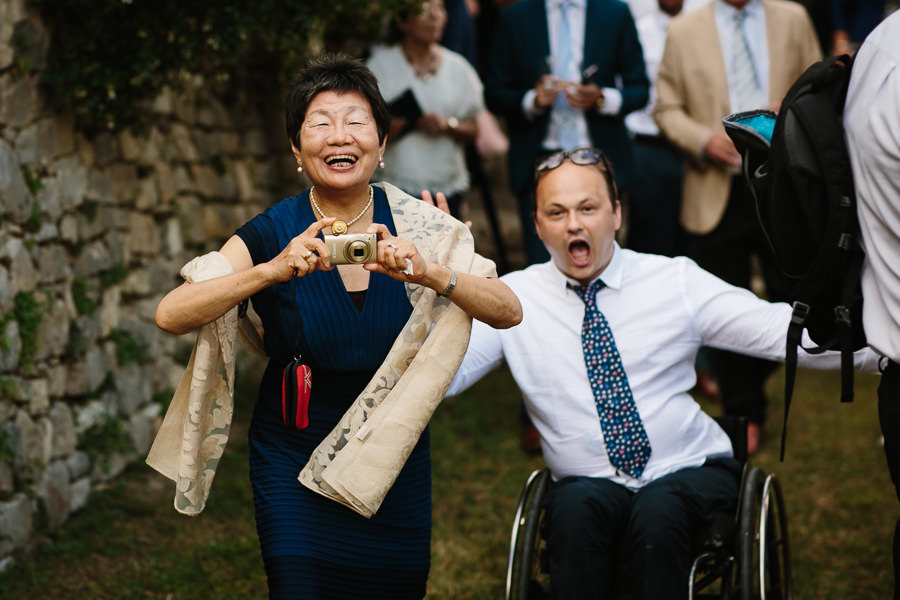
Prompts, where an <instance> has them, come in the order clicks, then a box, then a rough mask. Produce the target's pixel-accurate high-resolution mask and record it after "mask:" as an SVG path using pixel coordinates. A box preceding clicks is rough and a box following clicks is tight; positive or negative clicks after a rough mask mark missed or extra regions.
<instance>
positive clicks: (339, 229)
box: [309, 185, 375, 235]
mask: <svg viewBox="0 0 900 600" xmlns="http://www.w3.org/2000/svg"><path fill="white" fill-rule="evenodd" d="M374 197H375V190H373V189H372V186H371V185H370V186H369V201H368V202H366V205H365V206H364V207H363V209H362V210H361V211H360V212H359V214H358V215H356V216H355V217H353V219H351V220H350V221H348V222H346V223H345V222H344V221H341V220H337V221H335V222H334V223H332V224H331V233H333V234H334V235H341V234H342V233H347V230H348V229H350V226H351V225H353V224H354V223H356V222H357V221H359V220H360V219H361V218H362V216H363V215H364V214H366V211H367V210H369V207H370V206H372V199H373V198H374ZM309 200H310V202H312V205H313V208H315V209H316V212H317V213H319V215H320V216H321V217H322V218H323V219H327V218H328V217H326V216H325V213H324V212H322V209H321V208H320V207H319V203H318V202H316V186H313V187H311V188H310V189H309Z"/></svg>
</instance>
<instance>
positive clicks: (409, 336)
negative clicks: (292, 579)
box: [147, 183, 496, 517]
mask: <svg viewBox="0 0 900 600" xmlns="http://www.w3.org/2000/svg"><path fill="white" fill-rule="evenodd" d="M378 185H381V186H382V187H383V188H384V190H385V192H386V193H387V197H388V203H389V204H390V207H391V213H392V216H393V219H394V225H395V226H396V229H397V235H399V236H400V237H403V238H405V239H408V240H410V241H412V242H414V243H415V244H416V247H417V248H418V250H419V252H420V253H421V254H422V256H423V257H424V258H425V259H426V260H427V261H429V262H437V263H438V264H442V265H447V266H450V267H453V268H454V269H456V270H457V271H460V272H465V273H472V274H474V275H479V276H484V277H494V276H496V269H495V267H494V264H493V263H492V262H491V261H489V260H487V259H485V258H483V257H481V256H479V255H478V254H476V253H475V249H474V242H473V240H472V235H471V233H470V232H469V230H468V228H466V227H465V226H464V225H462V224H461V223H459V222H458V221H456V220H455V219H452V218H450V217H449V216H447V215H446V214H444V213H443V212H441V211H440V210H438V209H436V208H434V207H432V206H429V205H428V204H426V203H424V202H421V201H420V200H417V199H415V198H413V197H411V196H409V195H407V194H405V193H404V192H402V191H401V190H399V189H397V188H396V187H394V186H392V185H390V184H386V183H383V184H378ZM216 255H218V256H216ZM223 261H224V264H223ZM230 272H231V265H230V264H229V263H228V261H227V260H226V259H225V258H224V257H223V256H221V255H220V254H218V253H211V254H209V255H206V256H204V257H198V258H195V259H194V260H192V261H191V262H190V263H188V264H187V265H185V267H184V268H183V269H182V276H183V277H184V278H185V279H186V280H187V281H201V280H203V279H210V278H213V277H221V276H223V275H227V274H228V273H230ZM406 291H407V296H408V297H409V299H410V302H411V303H412V305H413V311H412V315H411V316H410V318H409V320H408V321H407V323H406V325H405V326H404V327H403V330H402V331H401V332H400V335H399V336H398V337H397V339H396V340H395V342H394V344H393V346H392V347H391V349H390V351H389V352H388V355H387V357H386V358H385V360H384V362H383V363H382V365H381V367H379V369H378V371H377V372H376V373H375V376H374V377H373V378H372V380H371V381H370V382H369V384H368V385H367V386H366V389H365V390H364V391H363V392H362V393H361V394H360V395H359V397H358V398H357V399H356V401H355V402H354V404H353V405H352V406H351V407H350V409H348V410H347V412H346V413H345V415H344V416H343V418H342V419H341V421H340V423H338V425H337V426H336V427H335V428H334V430H333V431H332V432H331V433H330V434H329V435H328V436H326V438H325V439H324V440H323V441H322V442H321V444H320V445H319V447H318V448H317V449H316V450H315V451H314V453H313V455H312V457H311V458H310V460H309V462H308V463H307V465H306V466H305V467H304V468H303V470H302V471H301V472H300V474H299V476H298V479H299V481H300V482H301V483H302V484H303V485H305V486H306V487H308V488H310V489H311V490H313V491H315V492H317V493H319V494H322V495H323V496H326V497H328V498H331V499H332V500H335V501H336V502H340V503H341V504H344V505H346V506H348V507H350V508H351V509H353V510H355V511H356V512H358V513H359V514H361V515H363V516H366V517H371V516H372V515H374V514H375V513H376V512H377V511H378V508H379V507H380V506H381V502H382V501H383V500H384V496H385V495H386V494H387V492H388V490H389V489H390V488H391V486H392V485H393V483H394V481H395V480H396V478H397V475H398V474H399V472H400V470H401V469H402V467H403V465H404V464H405V462H406V459H407V458H408V457H409V454H410V452H411V451H412V449H413V448H414V447H415V445H416V443H417V442H418V440H419V436H420V435H421V433H422V431H423V430H424V428H425V426H426V425H427V424H428V421H429V419H430V418H431V415H432V414H433V412H434V410H435V408H437V405H438V404H439V403H440V401H441V399H442V398H443V396H444V393H445V392H446V390H447V387H448V386H449V385H450V382H451V380H452V379H453V376H454V374H455V373H456V370H457V369H458V368H459V364H460V362H461V361H462V358H463V355H464V354H465V350H466V346H467V345H468V340H469V331H470V329H471V319H470V317H468V315H466V313H465V312H463V311H462V310H461V309H460V308H459V307H457V306H456V305H455V304H453V303H451V302H450V301H449V300H447V299H445V298H441V297H439V296H438V295H437V294H436V292H435V291H434V290H431V289H429V288H425V287H422V286H418V285H411V284H407V285H406ZM252 323H253V320H252V319H238V316H237V308H233V309H231V310H230V311H229V312H228V313H226V314H225V315H223V316H222V317H220V318H219V319H218V320H216V321H215V322H213V323H210V324H208V325H204V326H203V327H201V328H200V331H199V332H198V337H197V343H196V345H195V347H194V352H193V354H192V355H191V360H190V362H189V363H188V367H187V370H186V371H185V374H184V376H183V377H182V380H181V383H179V385H178V388H177V389H176V391H175V396H174V398H173V399H172V403H171V404H170V406H169V410H168V412H167V413H166V417H165V419H164V421H163V424H162V426H161V428H160V431H159V433H158V434H157V437H156V440H155V441H154V444H153V447H152V448H151V450H150V454H149V455H148V457H147V463H148V464H149V465H150V466H151V467H153V468H154V469H156V470H158V471H159V472H160V473H162V474H163V475H165V476H167V477H169V478H170V479H173V480H174V481H175V482H176V486H175V487H176V492H175V509H176V510H178V511H179V512H182V513H185V514H191V515H196V514H199V513H200V512H201V511H202V510H203V507H204V506H205V504H206V498H207V497H208V495H209V489H210V486H211V484H212V480H213V477H214V475H215V469H216V466H217V465H218V461H219V459H220V458H221V456H222V452H223V451H224V448H225V443H226V442H227V439H228V431H229V428H230V425H231V417H232V413H233V396H234V340H235V338H236V337H237V335H238V334H240V336H241V338H242V341H244V342H245V343H247V344H249V345H250V346H251V348H256V349H257V350H260V349H261V348H262V344H261V337H260V335H259V331H258V329H257V328H255V327H254V326H253V324H252Z"/></svg>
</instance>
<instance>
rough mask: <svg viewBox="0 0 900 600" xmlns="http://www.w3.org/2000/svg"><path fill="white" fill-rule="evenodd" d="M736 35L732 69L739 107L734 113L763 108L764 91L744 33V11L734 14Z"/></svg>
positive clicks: (732, 53)
mask: <svg viewBox="0 0 900 600" xmlns="http://www.w3.org/2000/svg"><path fill="white" fill-rule="evenodd" d="M733 19H734V35H733V36H732V38H731V61H732V62H731V69H732V72H733V75H734V82H733V85H734V98H735V102H736V103H737V106H735V107H732V108H733V111H734V112H742V111H745V110H753V109H755V108H761V106H762V104H763V101H762V89H761V87H760V85H759V78H758V76H757V74H756V69H755V68H754V66H753V56H752V55H751V54H750V44H749V43H748V42H747V34H746V33H744V11H739V12H736V13H735V14H734V17H733Z"/></svg>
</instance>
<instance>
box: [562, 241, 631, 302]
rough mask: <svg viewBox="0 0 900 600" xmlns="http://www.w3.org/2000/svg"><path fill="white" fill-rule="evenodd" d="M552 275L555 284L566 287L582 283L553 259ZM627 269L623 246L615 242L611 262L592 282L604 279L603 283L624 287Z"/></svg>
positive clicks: (618, 287)
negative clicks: (567, 273) (564, 271)
mask: <svg viewBox="0 0 900 600" xmlns="http://www.w3.org/2000/svg"><path fill="white" fill-rule="evenodd" d="M550 265H551V267H552V268H551V269H550V276H551V278H552V279H553V283H554V284H555V285H559V286H561V287H563V288H565V287H566V286H567V285H568V284H572V285H576V286H577V285H581V284H580V283H579V282H577V281H575V280H574V279H572V278H571V277H568V276H567V275H566V274H565V273H563V272H562V271H560V270H559V268H558V267H557V266H556V263H554V262H553V260H552V259H551V260H550ZM624 270H625V259H624V256H623V254H622V248H620V247H619V244H618V242H613V255H612V258H611V259H610V260H609V264H608V265H606V268H605V269H603V270H602V271H600V274H599V275H597V277H595V278H594V279H593V280H591V283H594V281H597V280H598V279H602V280H603V284H604V285H605V286H606V287H608V288H612V289H614V290H617V289H620V288H621V287H622V276H623V273H624Z"/></svg>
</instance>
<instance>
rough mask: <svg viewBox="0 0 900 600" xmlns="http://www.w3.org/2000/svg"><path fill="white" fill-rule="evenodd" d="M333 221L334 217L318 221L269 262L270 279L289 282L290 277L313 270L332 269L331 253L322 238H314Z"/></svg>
mask: <svg viewBox="0 0 900 600" xmlns="http://www.w3.org/2000/svg"><path fill="white" fill-rule="evenodd" d="M334 220H335V219H334V217H326V218H324V219H319V220H318V221H316V222H315V223H313V224H312V225H310V226H309V227H307V228H306V231H304V232H303V233H301V234H300V235H298V236H297V237H295V238H294V239H292V240H291V241H290V243H289V244H288V245H287V246H285V248H284V250H282V251H281V252H280V253H279V254H278V256H276V257H275V258H273V259H272V260H271V261H269V265H270V266H271V267H272V270H273V275H272V278H273V279H274V280H275V281H277V282H282V281H290V280H291V278H292V277H303V276H304V275H306V274H308V273H312V272H313V271H315V270H319V271H330V270H331V269H333V268H334V265H332V264H331V253H330V252H329V251H328V248H327V247H326V246H325V242H323V241H322V238H319V237H316V236H317V235H318V234H319V232H320V231H322V230H323V229H325V228H326V227H329V226H330V225H331V224H332V223H334Z"/></svg>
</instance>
